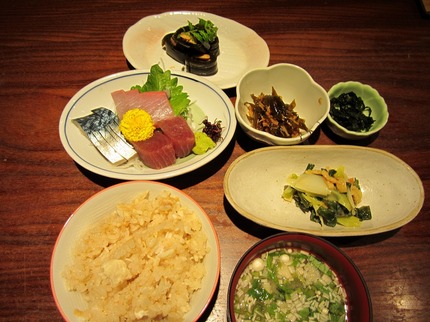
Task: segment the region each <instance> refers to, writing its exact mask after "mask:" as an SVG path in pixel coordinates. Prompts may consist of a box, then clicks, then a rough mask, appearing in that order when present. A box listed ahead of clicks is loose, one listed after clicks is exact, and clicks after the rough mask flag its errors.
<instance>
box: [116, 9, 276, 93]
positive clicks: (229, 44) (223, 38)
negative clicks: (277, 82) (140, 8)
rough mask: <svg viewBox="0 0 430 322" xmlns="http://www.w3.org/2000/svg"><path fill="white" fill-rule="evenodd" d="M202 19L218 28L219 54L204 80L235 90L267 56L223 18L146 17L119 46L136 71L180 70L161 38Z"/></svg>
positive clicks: (262, 46)
mask: <svg viewBox="0 0 430 322" xmlns="http://www.w3.org/2000/svg"><path fill="white" fill-rule="evenodd" d="M199 18H203V19H206V20H210V21H212V22H213V23H214V24H215V26H216V27H218V38H219V43H220V51H221V53H220V55H219V56H218V59H217V62H218V72H217V73H216V74H215V75H212V76H206V77H205V78H206V79H208V80H210V81H211V82H213V83H214V84H216V85H218V86H219V87H221V88H223V89H226V88H231V87H235V86H236V84H237V82H238V81H239V78H240V77H241V76H242V75H243V74H244V73H245V72H247V71H248V70H251V69H254V68H259V67H266V66H267V65H268V64H269V59H270V53H269V47H268V46H267V44H266V42H265V41H264V39H262V38H261V37H260V36H259V35H258V34H257V33H256V32H255V31H253V30H252V29H250V28H248V27H246V26H244V25H242V24H240V23H238V22H236V21H234V20H230V19H227V18H224V17H220V16H217V15H214V14H211V13H207V12H200V11H173V12H164V13H161V14H158V15H153V16H148V17H145V18H143V19H141V20H140V21H138V22H137V23H135V24H134V25H132V26H131V27H130V28H129V29H128V30H127V31H126V33H125V34H124V38H123V42H122V46H123V52H124V55H125V57H126V58H127V60H128V62H129V63H130V64H131V65H132V66H133V67H134V68H136V69H145V68H146V69H147V68H150V67H151V66H152V65H153V64H160V66H162V67H163V69H170V70H172V71H178V70H179V71H182V70H183V67H184V66H183V64H180V63H179V62H177V61H176V60H174V59H173V58H171V57H170V56H169V55H167V53H166V52H165V51H164V50H163V48H162V47H161V40H162V39H163V37H164V36H165V35H166V34H168V33H171V32H174V31H176V30H177V29H178V28H180V27H182V26H185V25H187V24H188V21H190V22H192V23H193V24H196V23H198V19H199Z"/></svg>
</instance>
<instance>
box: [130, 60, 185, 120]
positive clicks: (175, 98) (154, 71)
mask: <svg viewBox="0 0 430 322" xmlns="http://www.w3.org/2000/svg"><path fill="white" fill-rule="evenodd" d="M131 89H137V90H138V91H139V92H151V91H165V92H167V95H168V96H169V102H170V105H171V106H172V109H173V112H174V113H175V115H181V116H183V117H187V115H188V107H189V105H190V100H189V98H188V94H187V93H186V92H184V91H183V86H182V85H178V78H177V77H172V75H171V72H170V70H166V71H163V69H162V68H161V67H160V66H159V65H157V64H156V65H153V66H152V67H151V69H150V73H149V74H148V78H147V80H146V83H145V84H143V85H135V86H133V87H132V88H131Z"/></svg>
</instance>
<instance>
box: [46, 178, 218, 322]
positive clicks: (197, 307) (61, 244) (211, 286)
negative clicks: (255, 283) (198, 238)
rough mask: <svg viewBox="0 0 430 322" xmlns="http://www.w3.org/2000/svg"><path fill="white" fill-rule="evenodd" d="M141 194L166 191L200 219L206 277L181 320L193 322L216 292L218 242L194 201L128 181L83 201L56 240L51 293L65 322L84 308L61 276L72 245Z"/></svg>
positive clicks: (167, 188) (149, 183)
mask: <svg viewBox="0 0 430 322" xmlns="http://www.w3.org/2000/svg"><path fill="white" fill-rule="evenodd" d="M145 191H149V193H150V196H153V197H155V196H157V195H158V194H160V193H161V192H162V191H168V192H170V193H171V194H172V195H173V196H177V197H178V198H179V200H180V202H181V204H182V205H183V206H185V207H187V208H188V209H190V210H192V211H193V212H194V213H195V214H196V215H197V217H198V218H199V219H200V220H201V222H202V229H203V231H204V232H205V233H206V236H207V238H208V246H209V248H210V252H209V254H208V255H206V257H205V259H204V264H205V268H206V275H205V277H204V278H203V280H202V288H201V289H200V290H198V291H197V292H196V293H195V294H194V295H193V298H192V300H191V310H190V311H189V312H188V313H187V314H186V315H185V320H186V321H191V320H196V319H197V318H198V317H199V316H201V315H202V314H203V312H204V311H205V310H206V308H207V306H208V305H209V303H210V301H211V299H212V297H213V295H214V293H215V291H216V288H217V285H218V281H219V275H220V267H221V255H220V245H219V239H218V235H217V233H216V231H215V228H214V226H213V224H212V222H211V220H210V218H209V217H208V215H207V214H206V212H205V211H204V210H203V209H202V208H201V207H200V206H199V205H198V204H197V202H196V201H194V200H193V199H192V198H191V197H189V196H188V195H186V194H185V193H184V192H182V191H181V190H179V189H177V188H174V187H172V186H169V185H166V184H163V183H159V182H152V181H129V182H125V183H121V184H117V185H114V186H112V187H109V188H106V189H104V190H102V191H100V192H99V193H97V194H95V195H94V196H92V197H91V198H89V199H88V200H87V201H85V202H84V203H83V204H82V205H81V206H80V207H79V208H77V209H76V211H75V212H74V213H73V214H72V215H71V216H70V218H69V219H68V220H67V222H66V224H65V225H64V227H63V228H62V230H61V232H60V234H59V236H58V238H57V241H56V243H55V246H54V250H53V253H52V258H51V267H50V280H51V290H52V293H53V296H54V299H55V302H56V304H57V307H58V309H59V310H60V313H61V314H62V316H63V317H64V318H65V320H66V321H79V319H78V318H77V317H76V316H75V315H74V314H73V311H74V309H75V308H77V307H79V308H84V307H85V305H86V303H85V301H84V299H83V296H82V295H81V294H79V293H76V292H69V291H68V290H67V289H66V288H65V284H64V280H63V277H62V272H63V271H64V269H65V267H66V265H67V264H70V263H71V261H72V253H71V252H72V248H73V245H74V243H76V242H77V239H78V238H79V236H80V235H81V234H82V233H84V232H85V231H86V230H87V229H88V228H89V227H90V226H92V225H94V224H96V223H97V222H100V221H101V220H102V219H103V218H104V216H107V215H109V214H110V213H112V211H113V210H114V209H115V206H116V205H117V204H118V203H122V202H130V201H131V200H132V199H134V198H135V197H137V195H138V194H139V193H143V192H145Z"/></svg>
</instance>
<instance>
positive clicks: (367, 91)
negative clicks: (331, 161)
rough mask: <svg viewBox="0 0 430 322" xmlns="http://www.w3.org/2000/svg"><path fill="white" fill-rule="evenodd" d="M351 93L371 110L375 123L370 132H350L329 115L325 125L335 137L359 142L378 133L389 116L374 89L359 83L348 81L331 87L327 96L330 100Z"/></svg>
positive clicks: (382, 101)
mask: <svg viewBox="0 0 430 322" xmlns="http://www.w3.org/2000/svg"><path fill="white" fill-rule="evenodd" d="M351 91H352V92H354V93H355V94H356V95H357V96H358V97H361V99H362V100H363V102H364V104H365V105H366V106H369V107H370V108H371V109H372V114H371V116H372V117H373V119H374V120H375V122H374V123H373V124H372V127H371V128H370V130H369V131H367V132H356V131H350V130H348V129H346V128H345V127H343V126H342V125H340V124H339V123H337V122H336V121H335V120H334V119H333V118H332V117H331V115H330V113H329V115H328V116H327V123H328V126H329V128H330V129H331V130H332V131H333V133H335V134H336V135H338V136H340V137H342V138H345V139H348V140H361V139H365V138H367V137H369V136H371V135H374V134H375V133H377V132H379V131H380V130H381V129H382V128H383V127H384V126H385V124H387V122H388V115H389V113H388V108H387V104H386V103H385V100H384V98H383V97H382V96H381V95H379V92H378V91H377V90H376V89H374V88H373V87H371V86H369V85H366V84H362V83H360V82H354V81H349V82H340V83H338V84H336V85H333V87H332V88H330V90H329V91H328V96H329V98H330V99H332V98H333V97H338V96H339V95H341V94H342V93H348V92H351Z"/></svg>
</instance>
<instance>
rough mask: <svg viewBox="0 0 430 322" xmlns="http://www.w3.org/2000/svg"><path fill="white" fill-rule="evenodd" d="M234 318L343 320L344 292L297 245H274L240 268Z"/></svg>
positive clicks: (325, 269) (330, 273)
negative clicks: (294, 246) (270, 249)
mask: <svg viewBox="0 0 430 322" xmlns="http://www.w3.org/2000/svg"><path fill="white" fill-rule="evenodd" d="M234 312H235V316H236V319H237V321H346V292H345V289H344V288H343V286H342V285H341V284H340V282H339V279H338V277H337V276H336V274H335V273H334V271H333V270H331V269H330V267H329V266H328V265H327V264H325V263H323V262H321V261H320V260H319V259H317V258H316V257H315V256H314V255H312V254H310V253H308V252H305V251H303V250H297V249H287V248H281V249H275V250H272V251H269V252H266V253H263V254H262V255H260V256H259V257H257V258H256V259H254V260H253V261H252V262H251V263H250V264H249V265H248V266H247V267H246V268H245V270H244V271H243V273H242V275H241V277H240V279H239V281H238V284H237V286H236V292H235V296H234Z"/></svg>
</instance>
